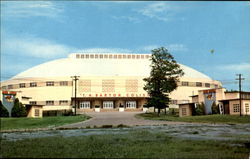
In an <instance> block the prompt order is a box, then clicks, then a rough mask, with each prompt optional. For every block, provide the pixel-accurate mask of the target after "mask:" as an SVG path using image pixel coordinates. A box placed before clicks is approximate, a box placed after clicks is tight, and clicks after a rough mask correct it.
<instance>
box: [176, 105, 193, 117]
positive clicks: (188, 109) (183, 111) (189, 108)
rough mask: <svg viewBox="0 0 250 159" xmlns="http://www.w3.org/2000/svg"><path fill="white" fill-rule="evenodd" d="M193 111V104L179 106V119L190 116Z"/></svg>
mask: <svg viewBox="0 0 250 159" xmlns="http://www.w3.org/2000/svg"><path fill="white" fill-rule="evenodd" d="M194 111H195V103H183V104H179V117H183V116H192V115H194Z"/></svg>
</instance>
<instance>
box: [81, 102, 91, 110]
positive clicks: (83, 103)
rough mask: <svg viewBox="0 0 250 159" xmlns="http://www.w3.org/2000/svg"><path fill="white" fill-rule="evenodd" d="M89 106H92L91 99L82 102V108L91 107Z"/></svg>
mask: <svg viewBox="0 0 250 159" xmlns="http://www.w3.org/2000/svg"><path fill="white" fill-rule="evenodd" d="M89 108H90V101H83V102H80V109H89Z"/></svg>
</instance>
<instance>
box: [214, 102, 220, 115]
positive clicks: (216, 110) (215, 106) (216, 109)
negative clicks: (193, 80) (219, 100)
mask: <svg viewBox="0 0 250 159" xmlns="http://www.w3.org/2000/svg"><path fill="white" fill-rule="evenodd" d="M219 113H220V110H219V105H216V104H215V102H213V104H212V114H219Z"/></svg>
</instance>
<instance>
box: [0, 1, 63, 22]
mask: <svg viewBox="0 0 250 159" xmlns="http://www.w3.org/2000/svg"><path fill="white" fill-rule="evenodd" d="M1 4H2V7H1V10H2V15H1V16H2V17H12V18H13V17H14V18H28V17H49V18H56V17H58V15H59V13H61V12H62V11H63V8H62V7H60V6H59V5H55V4H54V3H52V2H50V1H23V2H17V1H9V2H1Z"/></svg>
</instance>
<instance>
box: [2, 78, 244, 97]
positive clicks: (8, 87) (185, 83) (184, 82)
mask: <svg viewBox="0 0 250 159" xmlns="http://www.w3.org/2000/svg"><path fill="white" fill-rule="evenodd" d="M112 81H113V83H107V84H106V83H102V84H103V85H107V86H109V87H110V86H113V87H114V80H112ZM137 82H138V81H136V82H135V84H134V85H136V84H138V83H137ZM191 83H192V82H187V81H182V82H181V86H193V83H192V84H191ZM129 84H132V83H129ZM28 85H29V87H37V82H31V83H20V84H19V88H26V87H27V86H28ZM59 85H60V86H68V85H69V82H68V81H60V82H59ZM134 85H133V86H134ZM46 86H55V82H54V81H47V82H46ZM195 86H196V87H202V83H201V82H195ZM127 87H128V83H127V82H126V89H127ZM205 87H208V88H209V87H211V84H210V83H205ZM214 87H215V88H218V85H217V84H215V85H214ZM133 88H134V87H133ZM2 89H3V90H5V89H13V85H8V86H7V87H6V86H3V87H2ZM112 90H113V89H112ZM104 92H105V91H104ZM243 95H244V94H243ZM245 98H247V97H245Z"/></svg>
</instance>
